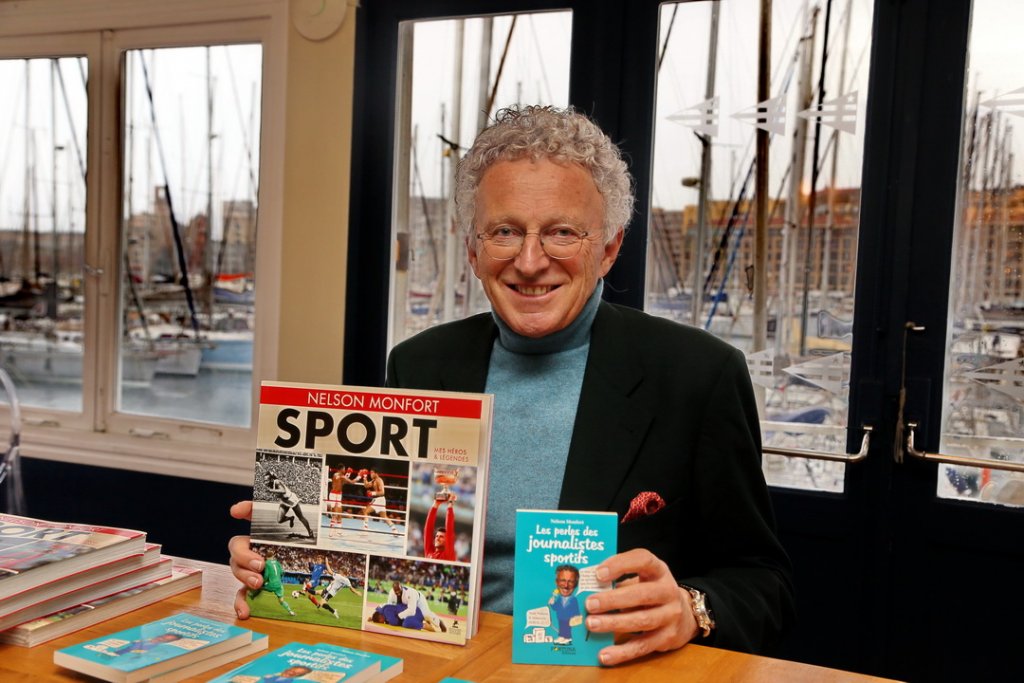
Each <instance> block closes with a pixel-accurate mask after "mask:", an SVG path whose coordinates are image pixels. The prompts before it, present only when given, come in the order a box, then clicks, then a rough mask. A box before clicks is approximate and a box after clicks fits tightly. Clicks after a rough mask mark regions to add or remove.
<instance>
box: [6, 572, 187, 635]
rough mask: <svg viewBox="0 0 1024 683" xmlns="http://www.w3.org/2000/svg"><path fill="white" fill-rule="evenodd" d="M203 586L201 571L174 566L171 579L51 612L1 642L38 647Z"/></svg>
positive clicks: (14, 630)
mask: <svg viewBox="0 0 1024 683" xmlns="http://www.w3.org/2000/svg"><path fill="white" fill-rule="evenodd" d="M167 559H169V558H167ZM202 583H203V575H202V571H201V570H199V569H195V568H192V567H176V566H172V568H171V574H170V576H167V577H165V578H161V579H157V580H155V581H150V582H148V583H143V584H142V585H139V586H134V587H131V588H128V589H126V590H122V591H120V592H117V593H114V594H113V595H106V596H104V597H100V598H97V599H94V600H89V601H88V602H83V603H81V604H76V605H74V606H72V607H68V608H67V609H61V610H60V611H57V612H53V613H48V614H46V615H45V616H41V617H39V618H37V619H33V620H31V621H27V622H25V623H22V624H19V625H17V626H15V627H13V628H10V629H8V630H6V631H2V632H0V643H11V644H13V645H20V646H23V647H35V646H36V645H39V644H41V643H45V642H47V641H50V640H53V639H54V638H59V637H61V636H64V635H67V634H68V633H72V632H74V631H79V630H81V629H83V628H86V627H88V626H92V625H93V624H98V623H99V622H101V621H106V620H107V619H113V618H114V617H116V616H120V615H122V614H126V613H128V612H131V611H132V610H136V609H139V608H140V607H144V606H146V605H151V604H153V603H154V602H158V601H160V600H163V599H164V598H167V597H170V596H172V595H176V594H177V593H182V592H184V591H187V590H190V589H192V588H198V587H199V586H201V585H202Z"/></svg>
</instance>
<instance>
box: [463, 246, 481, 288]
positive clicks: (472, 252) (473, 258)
mask: <svg viewBox="0 0 1024 683" xmlns="http://www.w3.org/2000/svg"><path fill="white" fill-rule="evenodd" d="M466 258H467V259H469V267H470V268H472V269H473V274H474V275H476V278H477V279H478V280H479V279H480V271H479V270H477V255H476V240H475V239H473V238H472V237H469V236H467V237H466Z"/></svg>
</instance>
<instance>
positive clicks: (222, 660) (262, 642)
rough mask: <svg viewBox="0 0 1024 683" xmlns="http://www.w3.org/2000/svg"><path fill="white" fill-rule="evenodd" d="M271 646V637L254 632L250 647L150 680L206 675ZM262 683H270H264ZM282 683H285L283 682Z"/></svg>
mask: <svg viewBox="0 0 1024 683" xmlns="http://www.w3.org/2000/svg"><path fill="white" fill-rule="evenodd" d="M269 644H270V636H268V635H266V634H264V633H256V632H255V631H253V634H252V642H251V643H249V644H248V645H243V646H241V647H239V648H236V649H234V650H228V651H227V652H222V653H220V654H219V655H213V656H212V657H207V658H206V659H200V660H199V661H198V662H193V663H192V664H188V665H186V666H183V667H181V668H178V669H173V670H171V671H168V672H167V673H165V674H159V675H157V676H153V677H152V678H150V679H149V683H176V682H177V681H183V680H185V679H186V678H191V677H193V676H198V675H199V674H202V673H206V672H207V671H210V670H212V669H216V668H217V667H219V666H224V665H225V664H230V663H231V662H237V661H238V660H240V659H244V658H246V657H248V656H250V655H254V654H257V653H259V652H263V651H264V650H266V649H267V646H268V645H269ZM261 683H268V682H267V681H263V682H261ZM280 683H285V682H284V681H281V682H280ZM296 683H298V681H296Z"/></svg>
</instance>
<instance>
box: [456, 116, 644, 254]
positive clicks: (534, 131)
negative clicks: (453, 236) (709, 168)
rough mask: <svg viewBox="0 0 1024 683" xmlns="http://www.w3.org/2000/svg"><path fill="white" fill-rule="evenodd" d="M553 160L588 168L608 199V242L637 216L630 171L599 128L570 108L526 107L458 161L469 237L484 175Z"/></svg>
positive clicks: (459, 208) (460, 221)
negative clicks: (501, 164) (505, 165)
mask: <svg viewBox="0 0 1024 683" xmlns="http://www.w3.org/2000/svg"><path fill="white" fill-rule="evenodd" d="M517 159H531V160H533V161H537V160H539V159H549V160H551V161H557V162H559V163H561V164H578V165H580V166H582V167H583V168H584V169H586V170H587V171H588V172H589V173H590V175H591V177H592V178H593V180H594V185H596V186H597V191H598V193H600V195H601V197H602V199H604V205H605V223H604V225H602V226H601V227H602V228H603V229H604V233H605V240H608V241H610V240H611V239H612V238H613V237H614V236H615V232H616V231H617V230H619V229H621V228H622V227H623V226H625V225H626V224H627V223H628V222H629V219H630V216H631V214H632V212H633V188H632V183H631V182H630V177H629V169H627V168H626V162H625V161H623V159H622V153H621V152H620V151H619V148H618V147H617V146H616V145H615V144H614V143H613V142H612V141H611V139H610V138H609V137H608V136H607V135H605V133H604V131H603V130H601V129H600V128H599V127H598V126H597V124H596V123H594V122H593V121H591V120H590V119H588V118H587V117H586V116H583V115H581V114H578V113H576V112H575V111H574V110H573V109H572V108H571V107H570V108H568V109H564V110H561V109H555V108H554V107H542V106H527V107H522V108H518V107H509V108H507V109H502V110H501V111H499V112H498V114H497V116H496V117H495V123H494V125H492V126H490V127H488V128H485V129H484V130H483V131H481V133H480V135H478V136H477V139H476V141H475V142H474V143H473V147H472V149H470V150H469V153H468V154H466V156H465V157H463V158H462V161H461V162H459V168H458V171H457V173H456V176H455V220H456V223H457V225H458V227H459V230H461V231H462V233H463V234H464V235H465V236H467V237H468V236H469V235H470V233H471V231H472V228H473V214H474V212H475V211H476V193H477V189H478V188H479V186H480V179H481V177H482V176H483V174H484V172H485V171H486V170H487V169H488V168H490V167H491V166H492V165H493V164H494V163H496V162H498V161H515V160H517Z"/></svg>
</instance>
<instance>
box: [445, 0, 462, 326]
mask: <svg viewBox="0 0 1024 683" xmlns="http://www.w3.org/2000/svg"><path fill="white" fill-rule="evenodd" d="M465 43H466V22H465V20H464V19H459V20H457V21H456V23H455V77H454V78H455V83H454V92H453V93H452V128H451V137H450V138H449V139H450V140H452V141H453V143H454V144H452V145H451V147H450V148H449V154H448V169H447V172H448V179H449V188H450V191H451V192H454V191H455V169H456V167H457V166H458V164H459V148H458V144H459V141H460V140H462V61H463V51H464V46H465ZM449 204H450V202H449ZM446 228H447V232H446V233H445V234H446V239H445V244H444V318H443V320H444V321H445V322H447V321H449V320H453V319H454V318H455V287H456V285H457V280H456V277H455V275H456V268H455V264H456V254H457V253H458V246H457V242H458V235H456V234H455V222H454V221H453V220H451V217H449V220H448V221H447V222H446Z"/></svg>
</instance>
